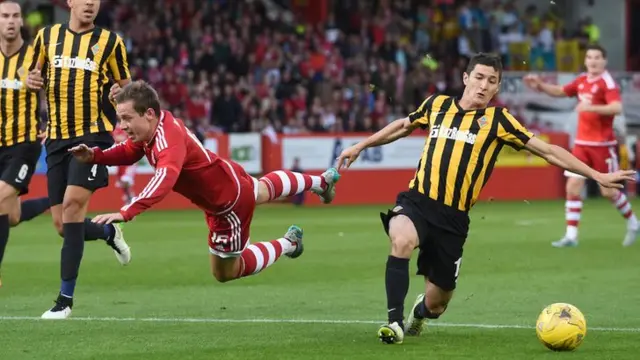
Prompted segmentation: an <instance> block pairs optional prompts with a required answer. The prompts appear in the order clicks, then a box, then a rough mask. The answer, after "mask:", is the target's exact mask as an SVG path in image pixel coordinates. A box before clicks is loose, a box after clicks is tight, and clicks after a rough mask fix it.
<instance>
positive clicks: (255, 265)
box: [238, 238, 295, 277]
mask: <svg viewBox="0 0 640 360" xmlns="http://www.w3.org/2000/svg"><path fill="white" fill-rule="evenodd" d="M293 248H295V245H293V244H292V243H291V241H289V240H287V239H284V238H282V239H278V240H272V241H268V242H260V243H256V244H251V245H249V246H247V248H246V249H244V251H243V252H242V254H241V258H240V260H241V262H240V274H239V276H238V277H245V276H251V275H254V274H257V273H259V272H260V271H262V270H264V269H266V268H267V267H269V266H271V265H272V264H273V263H275V262H276V260H278V259H279V258H280V256H281V255H282V254H286V253H288V252H289V251H291V250H292V249H293Z"/></svg>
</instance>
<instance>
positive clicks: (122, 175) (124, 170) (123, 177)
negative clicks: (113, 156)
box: [116, 165, 136, 187]
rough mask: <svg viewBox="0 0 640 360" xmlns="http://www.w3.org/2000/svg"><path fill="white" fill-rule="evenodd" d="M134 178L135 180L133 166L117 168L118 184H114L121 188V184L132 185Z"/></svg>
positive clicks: (134, 167) (134, 168)
mask: <svg viewBox="0 0 640 360" xmlns="http://www.w3.org/2000/svg"><path fill="white" fill-rule="evenodd" d="M135 178H136V166H135V165H129V166H118V170H117V179H118V182H117V183H116V186H117V187H121V186H122V183H126V184H129V185H133V183H134V182H135Z"/></svg>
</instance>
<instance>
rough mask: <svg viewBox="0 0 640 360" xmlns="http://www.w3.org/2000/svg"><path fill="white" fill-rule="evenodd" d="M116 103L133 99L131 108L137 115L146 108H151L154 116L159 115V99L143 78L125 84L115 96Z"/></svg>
mask: <svg viewBox="0 0 640 360" xmlns="http://www.w3.org/2000/svg"><path fill="white" fill-rule="evenodd" d="M115 100H116V103H118V104H122V103H124V102H127V101H133V109H134V110H135V111H136V112H137V113H138V115H142V114H144V113H145V112H146V111H147V109H153V111H155V113H156V116H160V99H159V98H158V93H157V92H156V90H155V89H154V88H153V87H151V85H149V84H147V83H146V82H145V81H143V80H137V81H134V82H132V83H129V84H127V85H126V86H125V87H123V88H122V90H121V91H120V93H118V95H116V96H115Z"/></svg>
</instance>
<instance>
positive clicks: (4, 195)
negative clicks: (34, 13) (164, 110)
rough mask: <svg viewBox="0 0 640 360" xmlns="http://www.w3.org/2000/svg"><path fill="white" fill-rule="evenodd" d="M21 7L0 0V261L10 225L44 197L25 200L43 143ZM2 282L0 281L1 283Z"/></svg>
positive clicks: (39, 207) (29, 214)
mask: <svg viewBox="0 0 640 360" xmlns="http://www.w3.org/2000/svg"><path fill="white" fill-rule="evenodd" d="M21 26H22V12H21V9H20V5H19V4H18V3H17V2H14V1H5V2H3V3H0V265H1V264H2V259H3V257H4V250H5V248H6V246H7V241H8V240H9V228H10V227H11V226H16V225H17V224H19V223H21V222H23V221H27V220H30V219H32V218H34V217H36V216H37V215H40V214H42V213H43V212H45V211H46V210H47V209H48V208H49V199H48V198H46V197H45V198H38V199H31V200H26V201H24V202H22V203H20V200H19V196H20V195H24V194H26V193H27V192H28V191H29V183H30V182H31V177H32V176H33V173H34V171H35V169H36V166H37V164H38V159H39V158H40V153H41V151H42V145H41V144H40V139H39V138H38V130H39V129H38V126H39V121H38V118H39V99H38V94H37V93H33V92H30V91H28V90H27V88H26V86H25V84H24V82H25V80H26V75H27V71H26V69H25V64H26V66H28V65H29V63H30V61H31V59H32V58H33V48H32V47H31V46H29V44H27V43H25V41H24V40H23V39H22V36H21V34H20V27H21ZM1 285H2V283H1V282H0V286H1Z"/></svg>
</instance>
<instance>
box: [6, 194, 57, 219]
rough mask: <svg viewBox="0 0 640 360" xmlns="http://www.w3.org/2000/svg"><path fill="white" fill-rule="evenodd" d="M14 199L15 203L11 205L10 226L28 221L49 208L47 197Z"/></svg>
mask: <svg viewBox="0 0 640 360" xmlns="http://www.w3.org/2000/svg"><path fill="white" fill-rule="evenodd" d="M18 200H19V199H16V204H15V205H14V206H13V207H12V208H13V212H12V213H11V216H10V220H11V226H18V225H19V224H21V223H23V222H25V221H29V220H31V219H34V218H36V217H38V216H39V215H41V214H43V213H44V212H45V211H47V210H49V207H50V202H49V197H46V196H45V197H40V198H35V199H29V200H23V201H22V202H20V201H18Z"/></svg>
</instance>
